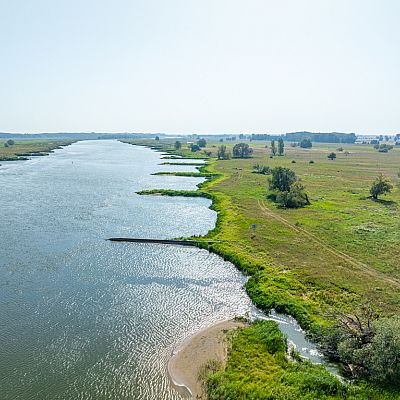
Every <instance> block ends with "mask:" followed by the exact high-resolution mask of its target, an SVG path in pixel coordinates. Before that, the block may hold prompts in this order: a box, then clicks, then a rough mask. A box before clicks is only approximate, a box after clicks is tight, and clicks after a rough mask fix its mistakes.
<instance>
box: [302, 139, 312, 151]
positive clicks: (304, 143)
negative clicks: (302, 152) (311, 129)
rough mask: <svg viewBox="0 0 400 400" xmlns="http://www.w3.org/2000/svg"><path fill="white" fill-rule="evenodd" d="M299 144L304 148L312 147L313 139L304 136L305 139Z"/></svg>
mask: <svg viewBox="0 0 400 400" xmlns="http://www.w3.org/2000/svg"><path fill="white" fill-rule="evenodd" d="M299 146H300V147H301V148H302V149H311V147H312V142H311V139H310V138H304V139H302V140H301V142H300V144H299Z"/></svg>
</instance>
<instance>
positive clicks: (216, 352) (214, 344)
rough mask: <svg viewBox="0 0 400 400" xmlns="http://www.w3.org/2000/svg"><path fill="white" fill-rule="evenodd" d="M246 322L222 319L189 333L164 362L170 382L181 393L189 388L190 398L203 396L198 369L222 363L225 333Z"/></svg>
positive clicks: (205, 396) (225, 358)
mask: <svg viewBox="0 0 400 400" xmlns="http://www.w3.org/2000/svg"><path fill="white" fill-rule="evenodd" d="M244 326H246V324H245V323H244V322H241V321H235V320H231V321H223V322H220V323H217V324H215V325H212V326H210V327H209V328H206V329H204V330H202V331H200V332H198V333H196V334H195V335H193V336H191V337H189V338H188V339H187V340H186V341H185V342H184V343H183V345H182V346H181V347H180V348H179V349H178V350H177V352H176V353H175V354H174V355H173V356H172V357H171V359H170V360H169V363H168V373H169V376H170V378H171V381H172V382H173V385H174V386H175V387H176V388H177V389H178V391H181V392H182V393H183V394H187V392H189V393H190V394H191V396H192V398H193V399H206V398H207V393H206V388H205V386H204V381H202V379H201V376H200V374H201V370H202V368H204V367H205V366H206V365H207V364H208V365H210V364H213V365H217V366H219V367H224V366H225V364H226V360H227V353H228V347H227V346H228V341H227V333H228V331H232V330H234V329H237V328H241V327H244Z"/></svg>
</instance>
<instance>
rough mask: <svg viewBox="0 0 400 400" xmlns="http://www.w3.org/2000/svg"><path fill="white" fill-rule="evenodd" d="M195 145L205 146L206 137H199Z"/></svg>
mask: <svg viewBox="0 0 400 400" xmlns="http://www.w3.org/2000/svg"><path fill="white" fill-rule="evenodd" d="M197 145H198V146H199V147H206V146H207V141H206V139H199V140H198V141H197Z"/></svg>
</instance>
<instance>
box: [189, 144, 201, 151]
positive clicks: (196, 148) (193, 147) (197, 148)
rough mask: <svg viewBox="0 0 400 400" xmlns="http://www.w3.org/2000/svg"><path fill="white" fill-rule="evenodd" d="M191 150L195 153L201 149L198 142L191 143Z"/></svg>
mask: <svg viewBox="0 0 400 400" xmlns="http://www.w3.org/2000/svg"><path fill="white" fill-rule="evenodd" d="M190 150H191V151H192V152H193V153H195V152H196V151H199V150H200V147H199V145H198V144H191V145H190Z"/></svg>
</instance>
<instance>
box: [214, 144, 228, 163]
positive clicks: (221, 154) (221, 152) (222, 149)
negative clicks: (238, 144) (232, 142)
mask: <svg viewBox="0 0 400 400" xmlns="http://www.w3.org/2000/svg"><path fill="white" fill-rule="evenodd" d="M217 157H218V160H229V159H230V158H231V154H230V153H229V152H228V150H227V149H226V146H225V145H221V146H219V147H218V150H217Z"/></svg>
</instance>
